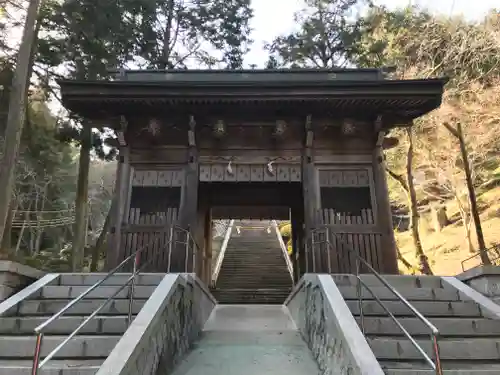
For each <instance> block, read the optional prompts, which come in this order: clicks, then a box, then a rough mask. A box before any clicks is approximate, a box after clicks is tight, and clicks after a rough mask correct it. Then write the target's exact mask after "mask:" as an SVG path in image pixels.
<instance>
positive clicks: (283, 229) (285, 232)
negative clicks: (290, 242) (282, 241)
mask: <svg viewBox="0 0 500 375" xmlns="http://www.w3.org/2000/svg"><path fill="white" fill-rule="evenodd" d="M280 234H281V236H282V237H291V236H292V224H290V223H288V224H285V225H283V226H280Z"/></svg>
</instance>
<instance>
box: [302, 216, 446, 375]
mask: <svg viewBox="0 0 500 375" xmlns="http://www.w3.org/2000/svg"><path fill="white" fill-rule="evenodd" d="M319 230H325V241H324V242H325V243H326V244H327V246H329V247H332V248H333V245H332V243H331V242H330V239H329V234H330V230H329V227H328V226H323V227H321V228H316V229H313V230H312V232H311V240H312V245H313V248H312V250H313V252H314V245H315V243H320V242H315V241H314V234H315V233H316V232H318V231H319ZM336 234H338V233H333V235H336ZM339 238H340V241H341V242H342V244H343V245H345V247H346V248H347V249H348V250H349V252H351V253H353V254H354V256H355V257H356V278H357V280H358V282H357V297H358V304H359V313H360V322H361V330H362V332H363V334H364V335H365V325H364V314H363V294H362V290H361V286H363V287H365V288H366V289H367V290H368V292H369V293H370V294H371V295H372V296H373V298H374V299H375V300H376V301H377V303H378V304H379V305H380V306H381V307H382V309H383V310H384V311H385V312H386V313H387V314H388V315H389V317H390V318H391V319H392V320H393V322H394V323H395V324H396V325H397V326H398V328H399V329H400V330H401V331H402V332H403V334H404V335H405V336H406V337H407V338H408V340H409V341H410V342H411V343H412V345H413V346H414V347H415V349H417V351H418V352H419V353H420V354H421V355H422V357H423V358H424V359H425V361H426V362H427V363H428V364H429V365H430V366H431V368H432V369H433V370H434V371H435V372H436V374H437V375H443V370H442V366H441V357H440V355H439V342H438V338H439V330H438V329H437V328H436V326H434V324H432V323H431V322H430V321H429V320H428V319H427V318H426V317H425V316H424V315H422V313H420V312H419V311H418V310H417V309H416V308H415V307H414V306H413V305H412V304H411V303H410V302H409V301H408V300H407V299H406V298H405V297H403V296H402V295H401V293H399V292H398V291H397V290H396V289H395V288H394V287H393V286H392V285H391V284H389V282H388V281H387V280H386V279H385V278H384V277H383V276H382V275H380V274H379V273H378V272H377V271H376V270H375V269H374V268H373V267H372V266H371V265H370V264H369V263H368V262H367V261H366V260H365V259H364V258H363V257H362V256H361V255H360V254H359V249H358V251H356V250H354V248H353V247H352V246H351V244H349V243H348V242H347V241H346V240H345V239H344V238H343V237H342V236H340V237H339ZM327 254H328V255H330V251H329V250H328V251H327ZM360 263H362V264H363V265H364V266H365V267H366V268H367V269H368V270H369V271H371V273H372V274H373V275H374V276H375V277H376V278H377V279H378V280H379V281H380V282H381V283H382V284H383V285H384V286H385V287H386V288H387V289H389V291H390V292H391V293H392V294H393V295H394V296H396V298H397V299H398V300H399V301H400V302H402V303H403V304H404V305H405V306H406V307H407V308H408V309H409V310H410V311H411V312H412V313H413V315H415V316H416V317H417V318H418V319H419V320H420V321H421V322H422V323H424V324H425V325H426V326H427V327H428V328H429V329H430V331H431V333H430V335H431V341H432V349H433V352H434V358H435V359H434V361H433V360H432V359H431V358H430V356H429V355H428V354H427V353H426V352H425V351H424V350H423V349H422V347H421V346H420V345H419V344H418V343H417V342H416V341H415V339H414V338H413V337H412V336H411V334H410V333H409V332H408V330H406V328H404V326H403V325H402V324H401V322H399V320H398V319H397V318H396V317H395V316H394V314H393V313H391V312H390V310H389V309H388V308H387V306H386V305H385V304H384V303H383V302H382V301H381V299H380V298H379V297H378V296H377V295H376V294H375V293H374V292H373V290H372V289H371V288H370V287H369V286H368V285H367V284H366V283H365V282H364V281H363V280H362V279H361V275H360V272H359V271H360ZM328 271H329V273H331V263H330V262H328Z"/></svg>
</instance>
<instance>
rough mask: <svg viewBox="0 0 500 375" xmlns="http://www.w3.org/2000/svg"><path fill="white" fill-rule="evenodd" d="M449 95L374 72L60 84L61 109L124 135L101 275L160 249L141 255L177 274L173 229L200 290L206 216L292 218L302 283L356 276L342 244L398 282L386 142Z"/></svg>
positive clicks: (176, 75) (438, 85)
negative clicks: (189, 248) (324, 241)
mask: <svg viewBox="0 0 500 375" xmlns="http://www.w3.org/2000/svg"><path fill="white" fill-rule="evenodd" d="M443 85H444V81H443V80H423V81H422V80H421V81H389V80H385V79H384V78H383V77H382V76H381V72H380V71H379V70H374V69H371V70H370V69H368V70H338V71H321V70H317V71H311V70H304V71H279V72H276V71H258V70H255V71H241V72H237V71H186V72H180V71H175V72H174V71H166V72H165V71H154V72H148V71H145V72H141V71H139V72H134V71H132V72H125V75H123V73H122V74H121V75H120V78H119V80H117V81H114V82H90V83H89V82H78V81H64V82H61V89H62V94H63V102H64V103H65V105H66V107H67V108H69V109H70V110H73V111H75V112H77V113H79V114H80V115H82V116H85V117H87V118H89V119H91V120H92V121H93V126H105V125H106V126H110V127H113V128H114V129H115V131H116V133H117V135H118V142H119V150H120V158H119V162H118V171H117V178H116V181H117V182H116V194H115V200H114V204H113V207H114V211H113V225H112V227H113V230H112V238H113V241H112V243H111V246H110V249H109V253H108V255H107V267H108V268H111V267H113V266H115V265H116V264H118V263H119V262H120V261H121V260H123V259H125V258H126V257H127V256H128V255H130V254H132V253H133V252H135V251H137V250H138V249H139V248H141V247H144V246H150V245H149V244H150V243H151V241H154V245H152V246H150V247H149V248H148V250H147V252H146V253H145V255H144V256H145V257H146V258H151V259H152V257H156V258H155V259H154V262H152V263H151V267H150V270H151V271H158V272H166V271H171V272H183V271H185V270H186V267H185V265H186V264H187V257H188V256H191V255H187V253H186V252H185V251H184V248H183V246H182V245H179V244H175V245H171V244H170V243H169V239H170V238H171V227H172V225H178V226H179V227H181V228H184V229H185V230H189V232H190V233H192V235H193V237H194V239H195V241H196V243H197V244H198V246H199V248H200V254H199V255H200V256H199V257H197V258H196V262H195V263H196V264H195V267H194V269H193V270H192V271H195V272H196V273H198V274H199V275H200V276H201V277H202V279H204V280H206V281H208V280H209V279H210V276H211V268H210V267H211V263H212V261H211V236H212V228H211V223H212V219H217V218H227V219H229V218H237V217H236V216H239V217H238V218H257V219H258V218H273V219H282V220H286V219H291V222H292V234H293V239H292V240H293V261H294V266H295V267H294V268H295V270H296V272H297V274H296V277H297V278H298V277H300V276H301V274H303V273H304V272H307V271H309V272H310V271H312V270H314V271H315V272H332V273H351V272H353V271H354V267H355V264H354V263H355V262H354V261H353V257H352V254H351V255H350V253H349V251H347V250H346V249H345V247H346V246H347V245H346V244H349V246H350V247H352V248H354V249H356V251H359V253H360V254H361V255H362V256H363V257H364V258H365V259H366V260H367V261H368V262H369V263H370V264H371V265H372V266H373V267H374V268H375V269H376V270H378V271H380V272H383V273H396V272H398V269H397V260H396V250H395V242H394V234H393V228H392V220H391V208H390V204H389V198H388V191H387V185H386V178H385V170H384V160H383V153H382V150H383V148H384V147H386V146H387V145H388V144H389V143H390V142H388V139H387V138H384V136H385V133H386V132H387V131H388V130H390V129H391V128H392V127H394V126H400V125H404V126H410V125H411V121H412V120H413V119H414V118H416V117H418V116H420V115H422V114H424V113H426V112H428V111H430V110H432V109H433V108H436V107H437V106H438V105H439V103H440V100H441V96H442V90H443ZM289 212H291V214H290V215H289ZM287 216H288V217H287ZM323 226H327V227H328V228H329V234H331V235H329V236H328V237H329V238H328V241H329V246H328V251H327V252H326V253H325V252H324V251H323V253H322V254H321V256H320V257H319V258H318V259H316V262H317V263H316V264H315V267H314V269H311V268H310V267H308V268H307V269H306V266H307V265H308V263H309V264H310V263H311V262H310V259H311V256H312V254H311V248H310V247H308V246H307V243H308V240H309V239H310V238H309V237H310V236H311V233H312V231H313V230H315V229H317V228H320V227H323ZM172 246H173V248H172ZM167 250H168V251H167ZM307 251H309V253H307ZM308 260H309V262H308Z"/></svg>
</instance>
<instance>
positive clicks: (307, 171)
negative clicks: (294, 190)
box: [302, 116, 324, 273]
mask: <svg viewBox="0 0 500 375" xmlns="http://www.w3.org/2000/svg"><path fill="white" fill-rule="evenodd" d="M305 128H306V142H305V145H304V149H303V152H302V189H303V198H304V231H305V236H304V240H305V241H307V243H310V236H311V232H312V230H313V229H315V228H316V226H317V223H316V219H317V212H318V207H319V201H320V196H319V181H318V174H317V172H316V168H315V166H314V158H313V154H312V142H313V132H312V128H311V116H308V117H307V120H306V126H305ZM306 249H308V250H310V252H311V251H313V249H312V248H310V247H306ZM310 252H309V253H308V254H306V256H307V257H308V262H307V264H308V267H309V269H308V270H306V272H313V271H314V272H316V273H321V272H323V268H324V267H323V263H324V262H323V261H322V259H321V252H319V251H315V254H314V257H313V256H312V254H311V253H310ZM313 259H314V263H315V264H314V265H313V263H312V262H313Z"/></svg>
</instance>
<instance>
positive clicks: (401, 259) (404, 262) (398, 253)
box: [396, 246, 413, 270]
mask: <svg viewBox="0 0 500 375" xmlns="http://www.w3.org/2000/svg"><path fill="white" fill-rule="evenodd" d="M396 254H397V257H398V260H399V261H400V262H401V263H403V265H404V266H405V267H406V268H407V269H408V270H413V266H412V265H411V263H410V262H408V261H407V260H406V258H405V257H404V256H403V254H401V250H399V247H398V246H396Z"/></svg>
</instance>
